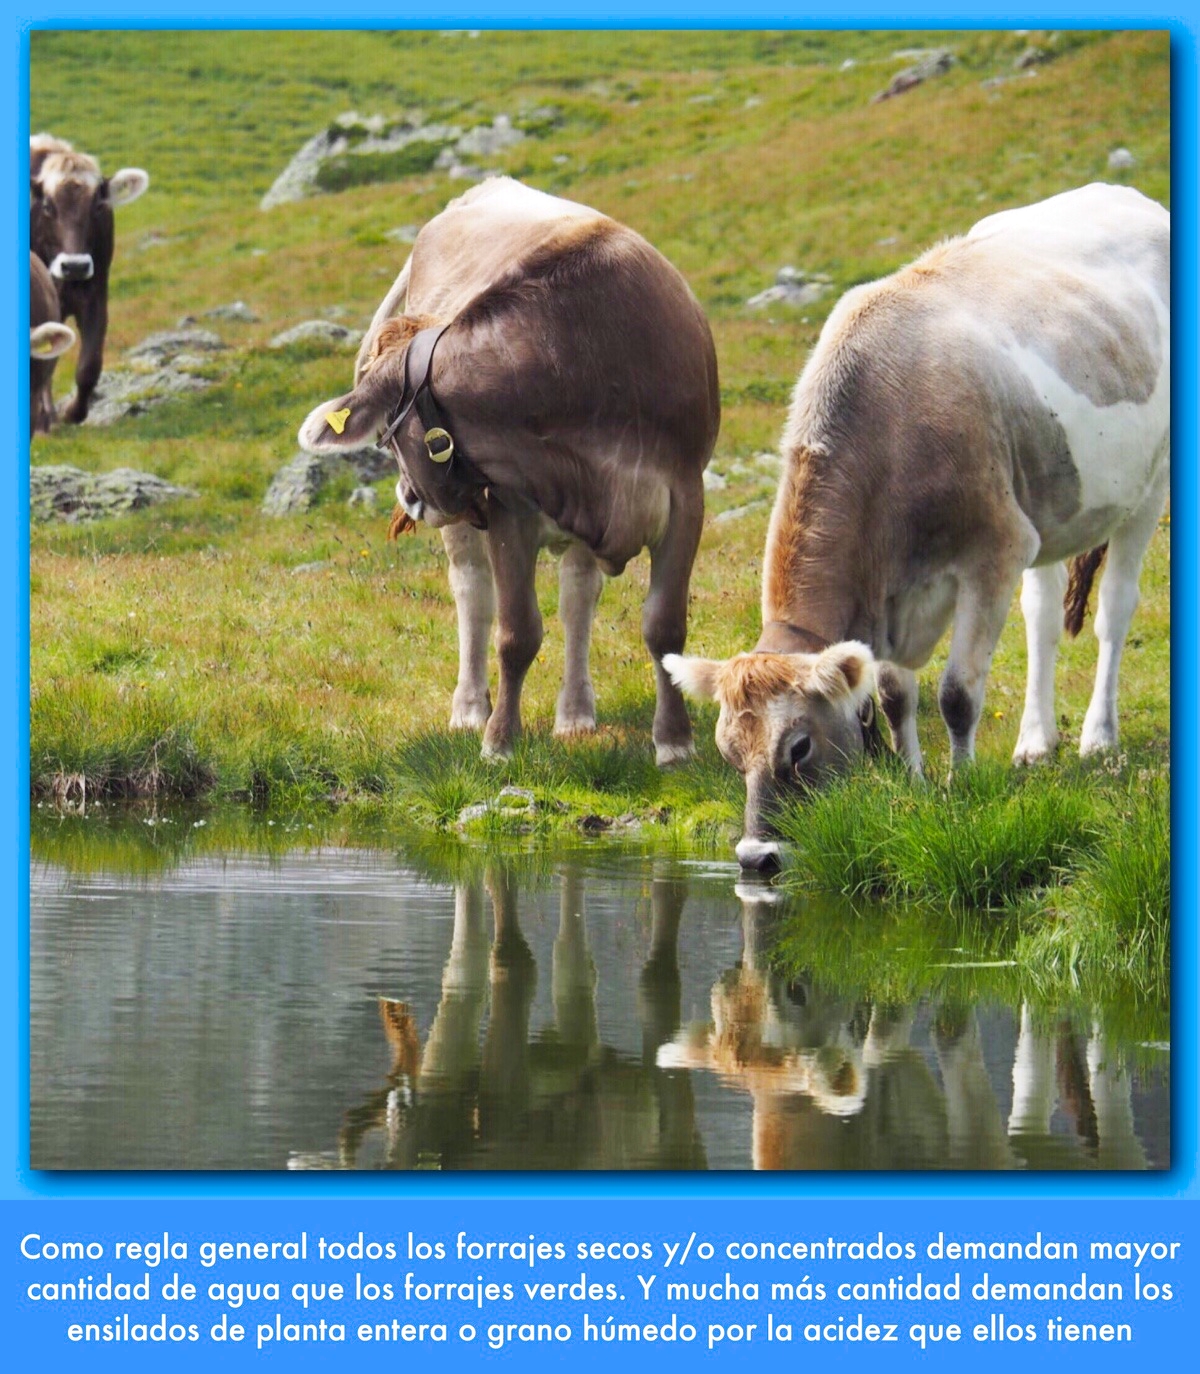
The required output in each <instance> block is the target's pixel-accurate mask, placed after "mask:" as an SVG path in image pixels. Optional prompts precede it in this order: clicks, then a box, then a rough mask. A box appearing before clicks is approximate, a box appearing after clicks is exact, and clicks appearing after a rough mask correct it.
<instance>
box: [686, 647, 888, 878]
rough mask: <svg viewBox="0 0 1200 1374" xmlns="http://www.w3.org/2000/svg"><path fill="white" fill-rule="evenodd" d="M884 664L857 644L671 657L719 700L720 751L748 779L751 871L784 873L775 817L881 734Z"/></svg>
mask: <svg viewBox="0 0 1200 1374" xmlns="http://www.w3.org/2000/svg"><path fill="white" fill-rule="evenodd" d="M874 662H875V660H874V658H873V657H872V654H871V651H870V649H868V648H867V646H866V645H865V644H860V643H858V642H857V641H856V640H847V641H845V642H844V643H842V644H834V645H832V646H831V647H830V648H828V649H825V650H824V651H823V652H822V653H818V654H767V653H754V654H738V655H737V656H736V657H734V658H730V659H725V660H724V661H720V660H716V659H709V658H681V657H680V656H679V655H678V654H666V655H665V656H664V657H663V667H664V668H665V669H666V670H667V672H668V673H669V674H670V676H671V679H672V680H673V681H674V683H675V685H676V686H677V687H679V688H681V689H682V690H683V691H684V692H686V693H687V694H688V695H689V696H693V697H698V698H701V699H702V700H706V701H717V702H719V703H720V705H721V714H720V716H719V717H718V719H717V748H718V749H719V750H720V751H721V755H722V757H723V758H725V760H726V761H727V762H729V763H731V764H732V765H733V766H734V768H736V769H737V770H738V772H739V773H741V774H742V776H743V777H744V778H745V779H746V816H745V827H744V830H745V833H744V834H743V835H742V838H741V840H739V841H738V846H737V856H738V861H739V863H741V865H742V866H743V867H744V868H775V867H778V865H779V861H780V847H779V843H778V840H777V839H776V838H775V837H774V836H773V834H772V832H771V827H770V819H769V812H770V810H771V809H772V807H773V806H774V805H775V804H776V803H777V802H779V801H781V800H782V799H783V798H784V797H786V796H788V795H789V794H792V793H796V792H800V791H804V790H807V789H809V788H812V787H814V786H817V785H819V784H820V783H821V781H822V780H823V779H827V778H829V777H830V776H832V775H833V774H836V773H839V772H842V771H844V770H845V769H846V768H848V767H849V766H850V764H851V763H852V762H853V761H854V760H855V759H856V758H857V757H858V756H859V755H860V754H862V752H863V748H864V736H865V735H866V733H867V732H868V731H869V730H874V728H875V723H874V722H875V702H874V698H873V696H872V691H873V688H874Z"/></svg>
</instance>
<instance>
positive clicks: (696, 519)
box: [642, 487, 704, 767]
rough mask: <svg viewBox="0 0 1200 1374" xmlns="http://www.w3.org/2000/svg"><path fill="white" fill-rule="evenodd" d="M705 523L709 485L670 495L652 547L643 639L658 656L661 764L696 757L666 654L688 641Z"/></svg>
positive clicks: (656, 727)
mask: <svg viewBox="0 0 1200 1374" xmlns="http://www.w3.org/2000/svg"><path fill="white" fill-rule="evenodd" d="M703 523H704V489H703V487H699V488H698V495H697V494H693V493H683V494H681V493H679V492H678V491H675V492H672V493H671V511H670V515H669V517H668V520H667V529H666V533H665V534H664V535H663V537H662V539H661V540H660V541H659V543H658V544H657V546H656V547H654V548H653V549H651V550H650V590H649V592H648V593H647V595H646V600H645V603H644V604H643V606H642V637H643V639H644V640H645V641H646V648H647V649H649V650H650V656H651V657H652V658H653V659H654V672H655V680H656V686H657V705H656V706H655V710H654V732H653V733H654V756H655V762H656V763H658V765H659V766H660V767H661V766H663V765H664V764H668V763H678V762H680V761H681V760H683V759H689V758H691V756H692V754H693V753H694V752H695V749H694V746H693V744H692V722H691V720H690V719H689V717H688V713H687V707H686V706H685V705H684V704H683V694H682V693H681V692H680V690H679V688H678V687H676V686H675V684H674V683H673V682H672V681H671V679H670V677H668V675H667V673H666V672H665V670H664V669H663V666H662V660H663V655H664V654H681V653H682V652H683V646H684V642H685V640H686V639H687V606H688V582H689V581H690V579H691V576H692V564H693V563H694V562H695V560H696V549H697V547H698V546H699V544H700V529H701V526H702V525H703Z"/></svg>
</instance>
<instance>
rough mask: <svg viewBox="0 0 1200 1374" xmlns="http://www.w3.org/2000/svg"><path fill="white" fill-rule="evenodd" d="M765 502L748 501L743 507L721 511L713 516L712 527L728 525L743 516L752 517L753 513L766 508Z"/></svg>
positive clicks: (733, 507) (732, 507)
mask: <svg viewBox="0 0 1200 1374" xmlns="http://www.w3.org/2000/svg"><path fill="white" fill-rule="evenodd" d="M766 504H767V503H766V501H765V500H762V501H748V502H747V503H746V504H745V505H744V506H731V507H730V509H729V510H723V511H721V512H720V513H719V514H717V515H714V516H713V518H712V522H713V524H714V525H728V524H729V523H730V522H731V521H734V520H741V519H742V518H743V516H747V515H753V514H754V512H755V511H757V510H762V509H763V508H764V507H765V506H766Z"/></svg>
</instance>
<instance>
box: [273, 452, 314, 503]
mask: <svg viewBox="0 0 1200 1374" xmlns="http://www.w3.org/2000/svg"><path fill="white" fill-rule="evenodd" d="M325 481H326V472H325V464H324V463H323V462H322V461H321V459H320V458H318V457H316V455H315V454H312V453H298V454H297V455H296V456H295V458H293V459H292V461H291V462H290V463H287V464H285V465H284V466H283V467H281V468H280V469H279V471H278V472H277V473H276V474H275V476H274V477H273V478H272V479H271V485H270V486H269V487H268V488H267V494H266V496H265V497H264V498H263V503H262V512H263V514H264V515H297V514H299V513H301V512H303V511H306V510H308V508H309V507H310V506H311V505H312V503H313V501H314V500H315V499H316V495H317V493H318V492H319V491H320V490H321V488H322V487H323V486H324V485H325Z"/></svg>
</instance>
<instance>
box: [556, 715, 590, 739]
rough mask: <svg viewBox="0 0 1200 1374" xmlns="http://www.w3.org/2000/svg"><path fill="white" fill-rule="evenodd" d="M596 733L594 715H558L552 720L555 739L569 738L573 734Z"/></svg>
mask: <svg viewBox="0 0 1200 1374" xmlns="http://www.w3.org/2000/svg"><path fill="white" fill-rule="evenodd" d="M595 733H596V717H595V716H567V717H565V718H564V717H562V716H559V717H558V718H557V719H556V720H555V722H554V737H555V739H571V738H572V736H574V735H593V734H595Z"/></svg>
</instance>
